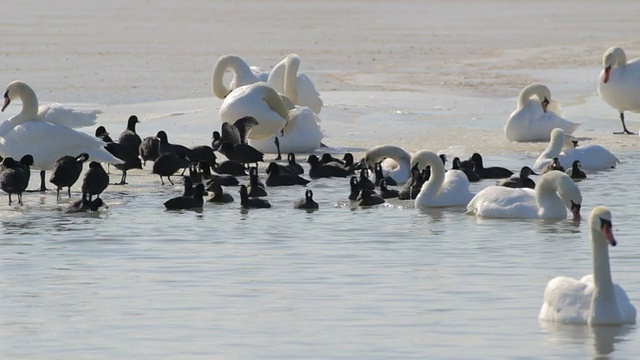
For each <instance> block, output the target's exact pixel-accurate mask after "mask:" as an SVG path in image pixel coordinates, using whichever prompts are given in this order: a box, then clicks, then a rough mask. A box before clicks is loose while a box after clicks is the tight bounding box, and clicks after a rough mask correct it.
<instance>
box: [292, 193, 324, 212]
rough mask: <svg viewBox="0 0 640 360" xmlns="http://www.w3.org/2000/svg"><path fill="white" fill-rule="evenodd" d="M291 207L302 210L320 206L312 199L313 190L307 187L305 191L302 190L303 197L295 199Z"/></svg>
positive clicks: (314, 208) (316, 208) (315, 208)
mask: <svg viewBox="0 0 640 360" xmlns="http://www.w3.org/2000/svg"><path fill="white" fill-rule="evenodd" d="M293 207H294V208H296V209H304V210H318V208H319V207H320V206H319V205H318V203H317V202H315V200H313V191H311V190H310V189H307V191H305V192H304V198H302V199H299V200H297V201H296V202H295V203H294V204H293Z"/></svg>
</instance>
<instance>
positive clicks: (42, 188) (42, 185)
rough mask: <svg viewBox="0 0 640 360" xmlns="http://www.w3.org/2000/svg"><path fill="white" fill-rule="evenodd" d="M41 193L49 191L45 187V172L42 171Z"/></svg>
mask: <svg viewBox="0 0 640 360" xmlns="http://www.w3.org/2000/svg"><path fill="white" fill-rule="evenodd" d="M40 191H42V192H45V191H47V187H46V186H44V170H40Z"/></svg>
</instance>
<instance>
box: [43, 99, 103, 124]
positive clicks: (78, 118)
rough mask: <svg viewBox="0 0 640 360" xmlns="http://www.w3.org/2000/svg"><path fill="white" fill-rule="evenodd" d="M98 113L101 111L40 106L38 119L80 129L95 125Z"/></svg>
mask: <svg viewBox="0 0 640 360" xmlns="http://www.w3.org/2000/svg"><path fill="white" fill-rule="evenodd" d="M100 113H101V111H100V110H97V109H93V110H76V109H69V108H66V107H64V106H62V105H61V104H58V103H54V104H48V105H42V106H40V107H39V108H38V119H39V120H44V121H46V122H50V123H52V124H58V125H64V126H68V127H70V128H80V127H85V126H92V125H95V123H96V120H97V115H98V114H100Z"/></svg>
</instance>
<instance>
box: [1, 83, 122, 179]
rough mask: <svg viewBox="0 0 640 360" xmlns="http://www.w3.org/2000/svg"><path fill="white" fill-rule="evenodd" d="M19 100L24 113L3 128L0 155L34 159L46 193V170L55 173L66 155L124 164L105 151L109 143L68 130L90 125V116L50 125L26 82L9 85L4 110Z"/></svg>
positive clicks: (70, 117)
mask: <svg viewBox="0 0 640 360" xmlns="http://www.w3.org/2000/svg"><path fill="white" fill-rule="evenodd" d="M17 99H20V100H21V101H22V111H21V112H20V113H19V114H17V115H16V116H14V117H12V118H11V119H9V120H6V121H5V122H3V123H2V124H0V155H2V156H4V157H13V158H17V159H19V158H21V157H22V156H23V155H25V154H31V155H33V158H34V164H33V167H34V168H36V169H40V170H41V173H40V176H41V184H40V185H41V186H40V187H41V189H44V170H51V169H53V166H54V164H55V163H56V161H57V160H58V159H59V158H61V157H63V156H65V155H69V154H72V155H77V154H80V153H83V152H84V153H87V154H89V158H90V159H91V160H94V161H101V162H107V163H112V164H119V163H121V162H122V161H121V160H119V159H118V158H116V157H114V156H113V155H111V154H110V153H109V152H108V151H107V150H106V149H105V148H104V146H105V143H104V142H103V141H102V140H100V139H99V138H96V137H94V136H90V135H88V134H85V133H82V132H78V131H76V130H74V129H72V128H70V127H68V126H65V124H68V125H72V124H75V125H79V124H82V123H87V122H88V120H86V115H82V116H80V115H79V116H78V118H76V119H73V116H71V115H69V118H68V120H66V121H65V120H61V119H57V120H55V121H56V122H50V121H48V120H47V119H49V118H48V117H47V115H46V114H43V113H41V112H38V98H37V97H36V94H35V92H34V91H33V89H31V87H29V85H27V84H26V83H24V82H22V81H13V82H11V83H9V85H7V89H6V92H5V93H4V105H3V107H2V110H3V111H4V109H6V107H7V106H8V105H9V104H10V103H11V102H12V101H14V100H17ZM65 112H66V113H68V114H72V113H73V111H65ZM94 116H95V115H94Z"/></svg>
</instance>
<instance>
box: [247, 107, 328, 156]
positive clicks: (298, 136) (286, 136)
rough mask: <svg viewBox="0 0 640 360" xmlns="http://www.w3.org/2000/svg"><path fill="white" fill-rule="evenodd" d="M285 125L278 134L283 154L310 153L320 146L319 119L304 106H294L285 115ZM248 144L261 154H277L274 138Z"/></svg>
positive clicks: (321, 136) (321, 135)
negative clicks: (286, 119)
mask: <svg viewBox="0 0 640 360" xmlns="http://www.w3.org/2000/svg"><path fill="white" fill-rule="evenodd" d="M287 118H288V121H287V124H286V126H285V127H284V129H283V130H282V133H281V134H278V139H279V140H278V141H279V143H280V151H281V152H284V153H310V152H313V151H315V150H316V149H318V148H319V147H320V145H321V142H322V138H323V136H324V135H323V134H322V131H321V130H320V125H319V122H320V118H318V116H317V115H316V114H315V113H314V112H313V111H311V109H309V108H308V107H306V106H296V107H294V108H293V109H291V110H289V111H288V113H287ZM249 144H250V145H251V146H253V147H254V148H256V149H258V150H260V151H262V152H263V153H277V151H278V149H277V148H276V145H275V138H274V137H272V138H269V139H267V140H250V141H249Z"/></svg>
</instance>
